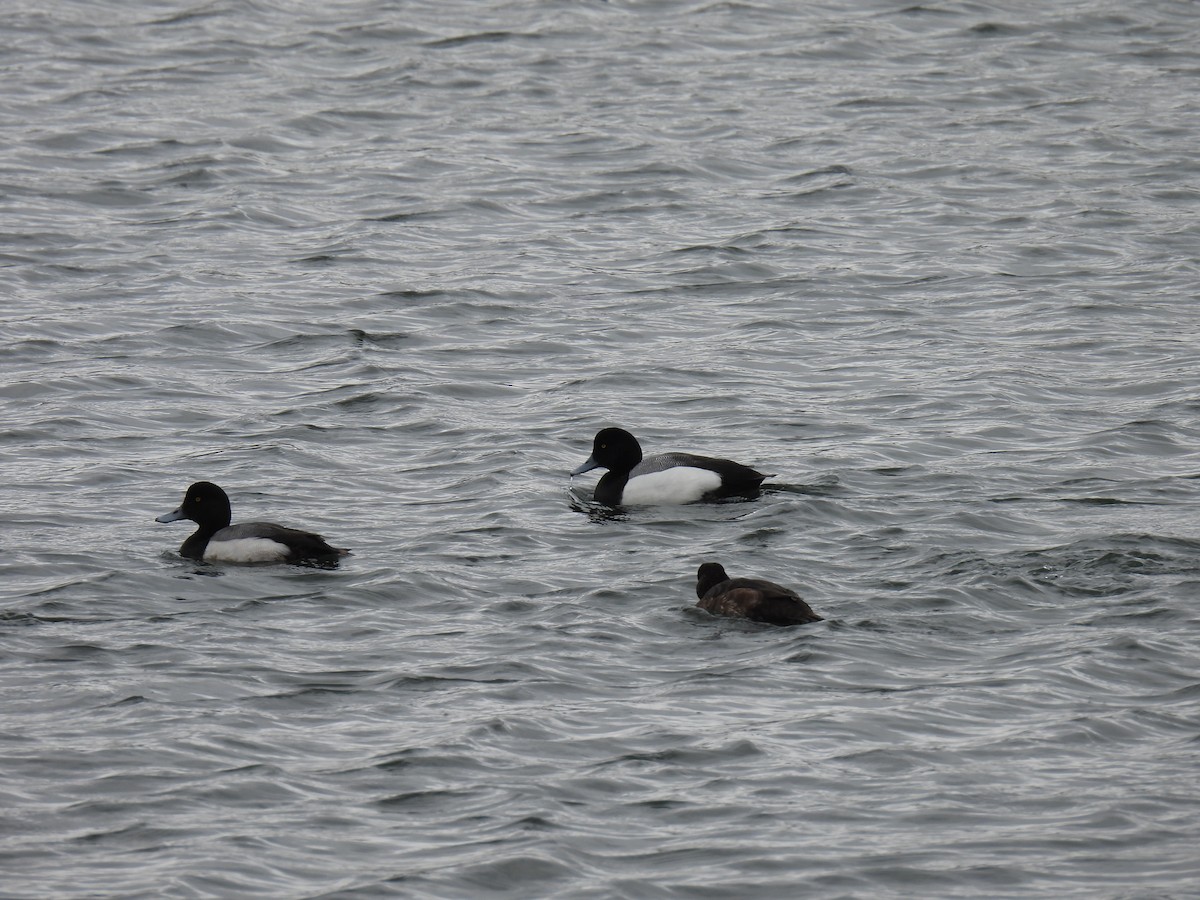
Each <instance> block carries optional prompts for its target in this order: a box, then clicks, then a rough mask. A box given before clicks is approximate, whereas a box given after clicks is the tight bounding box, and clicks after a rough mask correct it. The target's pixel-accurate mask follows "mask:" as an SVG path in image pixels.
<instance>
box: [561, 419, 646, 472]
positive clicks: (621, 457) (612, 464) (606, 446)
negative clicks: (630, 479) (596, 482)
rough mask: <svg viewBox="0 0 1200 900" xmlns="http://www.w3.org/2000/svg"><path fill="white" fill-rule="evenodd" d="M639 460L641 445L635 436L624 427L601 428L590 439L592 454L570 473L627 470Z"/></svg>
mask: <svg viewBox="0 0 1200 900" xmlns="http://www.w3.org/2000/svg"><path fill="white" fill-rule="evenodd" d="M641 461H642V445H641V444H639V443H638V442H637V438H635V437H634V436H633V435H632V434H630V433H629V432H628V431H626V430H625V429H624V428H603V429H601V430H600V431H598V432H597V433H596V437H595V440H593V441H592V455H591V456H589V457H588V458H587V462H585V463H584V464H583V465H581V466H580V467H579V468H578V469H576V470H575V471H574V472H572V473H571V474H572V475H582V474H583V473H584V472H590V471H591V470H592V469H608V470H609V471H610V472H628V471H629V470H630V469H632V468H633V467H634V466H636V465H637V464H638V463H640V462H641Z"/></svg>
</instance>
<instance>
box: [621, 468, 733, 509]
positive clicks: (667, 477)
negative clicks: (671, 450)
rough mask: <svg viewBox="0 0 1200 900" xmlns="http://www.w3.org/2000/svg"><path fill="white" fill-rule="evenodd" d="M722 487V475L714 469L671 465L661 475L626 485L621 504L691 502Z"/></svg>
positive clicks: (655, 474) (640, 478) (659, 473)
mask: <svg viewBox="0 0 1200 900" xmlns="http://www.w3.org/2000/svg"><path fill="white" fill-rule="evenodd" d="M720 486H721V476H720V475H718V474H717V473H716V472H714V471H712V470H711V469H698V468H696V467H695V466H672V467H671V468H669V469H663V470H662V471H661V472H651V473H650V474H649V475H638V476H637V477H636V478H630V479H629V481H627V482H626V483H625V490H624V492H623V493H622V494H621V503H623V504H624V503H628V504H631V505H643V504H644V505H649V504H654V503H691V502H692V501H693V500H699V499H700V498H701V497H703V496H704V495H705V494H707V493H708V492H709V491H715V490H716V489H717V488H719V487H720Z"/></svg>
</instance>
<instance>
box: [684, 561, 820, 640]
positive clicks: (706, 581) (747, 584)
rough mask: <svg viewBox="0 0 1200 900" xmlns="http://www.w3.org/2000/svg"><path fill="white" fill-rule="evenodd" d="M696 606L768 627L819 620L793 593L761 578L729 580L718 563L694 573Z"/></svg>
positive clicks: (810, 608) (709, 564)
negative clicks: (697, 598)
mask: <svg viewBox="0 0 1200 900" xmlns="http://www.w3.org/2000/svg"><path fill="white" fill-rule="evenodd" d="M696 596H697V597H699V598H700V599H699V600H698V601H697V602H696V605H697V606H698V607H700V608H701V609H703V610H705V611H706V612H710V613H712V614H713V615H714V616H735V617H737V618H741V619H749V620H750V621H751V622H763V623H765V624H767V625H808V624H811V623H812V622H820V621H822V617H821V616H818V615H817V614H816V613H815V612H813V611H812V607H810V606H809V605H808V604H807V603H805V602H804V600H802V599H801V598H800V595H799V594H797V593H796V592H795V591H793V590H791V589H789V588H785V587H784V586H783V585H779V584H776V583H775V582H773V581H764V580H763V579H761V578H730V577H729V576H728V575H727V574H725V567H724V566H722V565H721V564H720V563H715V562H706V563H704V564H703V565H701V566H700V568H699V570H697V572H696Z"/></svg>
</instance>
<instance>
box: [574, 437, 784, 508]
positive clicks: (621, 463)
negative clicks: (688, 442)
mask: <svg viewBox="0 0 1200 900" xmlns="http://www.w3.org/2000/svg"><path fill="white" fill-rule="evenodd" d="M592 469H607V470H608V471H607V472H605V473H604V475H603V476H602V477H601V479H600V481H599V482H598V483H597V484H596V493H595V497H596V502H597V503H603V504H605V505H606V506H623V505H652V504H670V503H693V502H695V501H696V500H715V499H718V498H721V497H738V496H741V497H753V496H755V495H756V494H757V493H758V489H759V486H760V485H761V484H762V481H763V479H764V478H766V477H767V476H766V475H764V474H763V473H762V472H757V471H755V470H754V469H752V468H750V467H749V466H744V465H742V464H741V463H738V462H734V461H733V460H731V459H717V458H714V457H711V456H697V455H696V454H694V453H662V454H658V455H656V456H649V457H646V458H643V457H642V445H641V444H639V443H638V440H637V438H635V437H634V436H633V435H632V434H630V433H629V432H628V431H626V430H625V429H624V428H604V429H601V430H600V431H599V432H597V433H596V437H595V439H594V440H593V441H592V455H591V456H589V457H588V458H587V461H586V462H584V463H583V464H582V465H581V466H579V467H578V468H576V469H575V470H574V471H572V472H571V477H572V478H574V477H575V476H576V475H582V474H583V473H584V472H590V471H591V470H592Z"/></svg>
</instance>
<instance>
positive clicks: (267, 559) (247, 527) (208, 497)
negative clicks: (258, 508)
mask: <svg viewBox="0 0 1200 900" xmlns="http://www.w3.org/2000/svg"><path fill="white" fill-rule="evenodd" d="M231 517H232V513H231V511H230V508H229V496H228V495H227V494H226V493H225V492H224V491H223V490H221V488H219V487H217V485H215V484H213V483H212V482H211V481H197V482H196V483H195V484H193V485H192V486H191V487H189V488H188V489H187V493H186V494H185V495H184V497H183V503H182V504H180V506H179V508H178V509H177V510H175V511H174V512H169V513H166V514H165V515H161V516H159V517H158V518H157V519H155V520H154V521H156V522H178V521H180V520H182V519H191V520H192V521H193V522H195V523H196V524H197V525H198V526H199V527H198V528H197V529H196V532H195V533H194V534H193V535H192V536H191V537H189V538H188V539H187V540H186V541H184V542H183V546H182V547H180V548H179V553H180V555H181V556H185V557H187V558H188V559H195V560H204V561H205V562H234V563H315V564H317V565H322V566H334V565H337V561H338V559H339V558H341V557H343V556H349V555H350V551H349V550H342V549H340V548H338V547H331V546H329V544H327V543H325V540H324V539H323V538H322V537H321V536H320V535H319V534H313V533H312V532H310V531H299V530H297V529H295V528H285V527H284V526H282V525H275V524H273V523H271V522H243V523H241V524H239V525H230V524H229V521H230V519H231Z"/></svg>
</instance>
